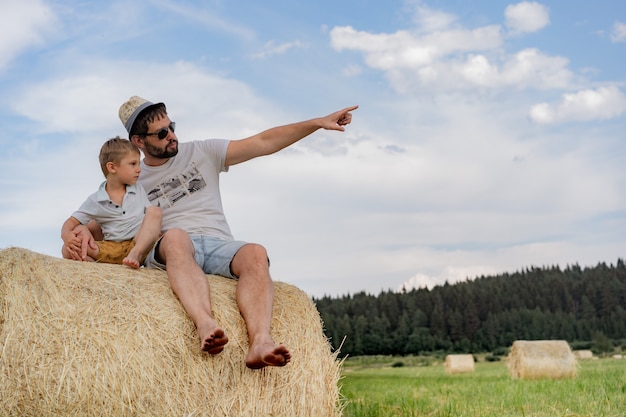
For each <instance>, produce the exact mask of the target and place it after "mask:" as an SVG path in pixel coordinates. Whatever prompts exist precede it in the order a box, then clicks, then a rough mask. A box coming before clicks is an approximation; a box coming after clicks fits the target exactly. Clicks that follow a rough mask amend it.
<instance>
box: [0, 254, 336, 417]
mask: <svg viewBox="0 0 626 417" xmlns="http://www.w3.org/2000/svg"><path fill="white" fill-rule="evenodd" d="M207 279H208V280H209V281H210V284H211V288H212V301H213V312H214V316H215V318H216V320H217V321H218V323H220V325H221V327H222V328H224V330H225V331H226V332H227V334H228V336H229V339H230V341H229V343H228V345H227V346H226V348H225V349H224V351H223V352H222V353H221V354H219V355H217V356H210V355H206V354H202V353H200V349H199V339H198V336H197V334H196V330H195V326H194V324H193V322H192V321H191V320H190V319H189V317H188V316H187V315H186V313H185V312H184V310H183V309H182V306H181V304H180V302H179V301H178V299H177V298H176V296H175V295H174V294H173V292H172V291H171V289H170V287H169V284H168V281H167V277H166V274H165V272H163V271H159V270H153V269H144V268H142V269H140V270H132V269H130V268H127V267H125V266H122V265H110V264H97V263H84V262H76V261H68V260H63V259H59V258H54V257H50V256H45V255H41V254H37V253H34V252H31V251H28V250H25V249H20V248H9V249H4V250H2V251H0V410H3V415H7V416H46V415H63V416H101V415H107V416H113V415H114V416H220V417H221V416H238V417H239V416H290V417H291V416H307V417H309V416H340V415H341V404H340V401H339V388H338V381H339V377H340V362H339V361H338V360H337V358H336V353H335V354H333V353H332V352H331V350H330V345H329V343H328V341H327V340H326V338H325V337H324V334H323V331H322V323H321V320H320V316H319V313H318V312H317V310H316V308H315V306H314V305H313V303H312V301H311V300H310V299H309V298H308V297H307V296H306V294H305V293H303V292H302V291H300V290H298V289H297V288H295V287H293V286H291V285H289V284H285V283H280V282H276V283H275V302H274V316H273V321H272V337H273V338H274V340H275V341H276V342H283V343H285V344H286V345H287V346H288V347H289V348H290V350H291V353H292V361H291V363H289V364H288V365H287V366H285V367H283V368H264V369H262V370H250V369H248V368H246V366H245V364H244V358H245V354H246V352H247V348H248V338H247V333H246V329H245V326H244V323H243V320H242V318H241V315H240V313H239V310H238V308H237V306H236V303H235V286H236V282H235V281H233V280H229V279H225V278H222V277H217V276H212V275H207Z"/></svg>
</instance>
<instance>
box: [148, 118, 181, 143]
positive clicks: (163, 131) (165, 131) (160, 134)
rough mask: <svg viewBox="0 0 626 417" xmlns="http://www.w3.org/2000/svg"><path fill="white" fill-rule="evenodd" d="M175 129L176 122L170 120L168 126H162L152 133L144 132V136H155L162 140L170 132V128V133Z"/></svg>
mask: <svg viewBox="0 0 626 417" xmlns="http://www.w3.org/2000/svg"><path fill="white" fill-rule="evenodd" d="M175 129H176V122H171V123H170V125H169V126H168V127H164V128H163V129H160V130H158V131H157V132H154V133H144V136H156V137H157V138H159V140H163V139H165V138H166V137H167V135H168V134H169V133H170V130H171V131H172V133H174V130H175Z"/></svg>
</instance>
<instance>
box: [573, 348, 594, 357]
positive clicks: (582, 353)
mask: <svg viewBox="0 0 626 417" xmlns="http://www.w3.org/2000/svg"><path fill="white" fill-rule="evenodd" d="M574 356H576V359H593V352H592V351H591V350H589V349H581V350H575V351H574Z"/></svg>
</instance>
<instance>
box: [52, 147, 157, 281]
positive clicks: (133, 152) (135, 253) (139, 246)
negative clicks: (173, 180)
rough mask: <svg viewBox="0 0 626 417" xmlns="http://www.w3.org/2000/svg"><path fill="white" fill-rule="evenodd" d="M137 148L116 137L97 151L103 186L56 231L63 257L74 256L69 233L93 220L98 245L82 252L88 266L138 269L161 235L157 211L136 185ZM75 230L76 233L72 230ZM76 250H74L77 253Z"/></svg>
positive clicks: (75, 239)
mask: <svg viewBox="0 0 626 417" xmlns="http://www.w3.org/2000/svg"><path fill="white" fill-rule="evenodd" d="M139 160H140V152H139V148H137V146H136V145H135V144H134V143H132V142H131V141H129V140H127V139H122V138H120V137H119V136H118V137H115V138H113V139H109V140H108V141H106V142H105V143H104V145H103V146H102V149H101V150H100V167H101V168H102V173H103V174H104V176H105V178H106V181H104V182H103V183H102V184H101V185H100V188H99V189H98V191H97V192H95V193H93V194H92V195H90V196H89V197H88V198H87V200H86V201H85V202H84V203H83V204H82V205H81V206H80V208H79V209H78V211H75V212H74V213H73V214H72V215H71V216H70V217H69V218H68V219H67V220H66V221H65V223H63V227H62V228H61V238H62V239H63V242H64V245H63V257H64V258H71V257H72V256H71V255H70V253H69V252H71V251H77V252H78V253H80V244H81V241H80V236H79V234H80V232H76V231H75V230H74V229H75V228H76V226H78V225H81V224H82V225H86V224H87V223H89V222H90V221H91V220H95V221H96V222H97V223H98V224H99V225H100V226H101V227H102V233H103V235H104V240H103V241H98V242H96V246H95V247H89V248H88V249H87V259H83V260H88V261H96V262H106V263H116V264H124V265H126V266H129V267H131V268H135V269H137V268H139V267H140V266H141V264H142V263H143V261H144V259H145V257H146V255H147V253H148V252H149V251H150V249H151V248H152V246H153V245H154V243H155V242H156V241H157V239H158V238H159V235H160V233H161V216H162V214H161V209H160V208H159V207H156V206H152V205H151V204H150V201H149V200H148V196H147V195H146V192H145V190H144V189H143V187H142V186H141V185H139V184H136V183H137V179H138V178H139V173H140V172H141V168H140V165H139ZM78 230H80V228H79V229H78ZM77 249H78V250H77Z"/></svg>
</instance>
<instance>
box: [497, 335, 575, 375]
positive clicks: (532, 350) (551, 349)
mask: <svg viewBox="0 0 626 417" xmlns="http://www.w3.org/2000/svg"><path fill="white" fill-rule="evenodd" d="M507 366H508V368H509V371H510V374H511V377H513V378H520V379H537V378H554V379H557V378H573V377H574V376H576V371H577V363H576V357H575V356H574V353H573V352H572V350H571V348H570V346H569V344H568V343H567V342H566V341H564V340H533V341H528V340H517V341H515V342H514V343H513V346H512V347H511V351H510V352H509V356H508V357H507Z"/></svg>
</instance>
